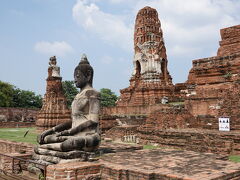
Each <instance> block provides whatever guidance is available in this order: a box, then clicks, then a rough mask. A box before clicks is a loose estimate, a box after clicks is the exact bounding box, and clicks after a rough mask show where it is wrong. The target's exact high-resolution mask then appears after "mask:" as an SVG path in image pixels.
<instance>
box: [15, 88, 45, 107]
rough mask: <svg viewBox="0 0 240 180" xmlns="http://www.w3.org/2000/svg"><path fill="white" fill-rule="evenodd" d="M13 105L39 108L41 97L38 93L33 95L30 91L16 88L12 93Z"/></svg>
mask: <svg viewBox="0 0 240 180" xmlns="http://www.w3.org/2000/svg"><path fill="white" fill-rule="evenodd" d="M13 107H22V108H41V107H42V97H41V96H40V95H35V93H34V92H32V91H25V90H20V89H18V88H16V89H15V90H14V94H13Z"/></svg>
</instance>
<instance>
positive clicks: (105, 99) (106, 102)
mask: <svg viewBox="0 0 240 180" xmlns="http://www.w3.org/2000/svg"><path fill="white" fill-rule="evenodd" d="M100 97H101V98H100V100H101V101H100V104H101V106H102V107H113V106H115V102H116V101H117V99H118V97H117V96H116V95H115V93H114V92H112V91H111V89H107V88H102V89H100Z"/></svg>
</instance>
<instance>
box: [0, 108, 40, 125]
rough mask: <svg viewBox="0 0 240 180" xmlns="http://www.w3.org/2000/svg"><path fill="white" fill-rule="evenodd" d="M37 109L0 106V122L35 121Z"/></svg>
mask: <svg viewBox="0 0 240 180" xmlns="http://www.w3.org/2000/svg"><path fill="white" fill-rule="evenodd" d="M38 111H39V109H28V108H9V107H0V122H10V121H15V122H35V121H36V117H37V113H38Z"/></svg>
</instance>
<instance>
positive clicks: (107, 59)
mask: <svg viewBox="0 0 240 180" xmlns="http://www.w3.org/2000/svg"><path fill="white" fill-rule="evenodd" d="M100 61H101V62H102V63H103V64H111V63H112V62H113V58H112V57H111V56H108V55H105V56H103V57H102V58H101V59H100Z"/></svg>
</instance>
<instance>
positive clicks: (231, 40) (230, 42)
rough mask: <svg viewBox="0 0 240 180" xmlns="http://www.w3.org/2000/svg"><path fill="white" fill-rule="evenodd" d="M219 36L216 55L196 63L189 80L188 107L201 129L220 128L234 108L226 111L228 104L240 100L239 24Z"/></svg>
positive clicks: (226, 29) (229, 106) (195, 61)
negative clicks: (221, 120) (239, 86)
mask: <svg viewBox="0 0 240 180" xmlns="http://www.w3.org/2000/svg"><path fill="white" fill-rule="evenodd" d="M220 33H221V38H222V40H221V41H220V42H219V44H220V47H219V49H218V53H217V56H214V57H210V58H204V59H198V60H194V61H193V67H192V69H191V70H190V72H189V76H188V81H187V86H188V98H187V100H186V107H187V109H188V110H189V111H190V112H191V114H193V115H194V116H195V117H198V120H199V121H200V122H199V123H200V124H202V127H208V128H210V129H217V128H218V120H217V118H218V117H220V116H226V115H225V114H226V113H225V111H227V109H232V108H233V106H232V107H231V105H228V108H224V109H223V107H224V106H226V104H225V103H226V102H227V103H228V104H232V103H231V102H232V101H236V100H237V98H239V97H238V96H237V94H236V90H237V89H236V87H235V88H234V86H236V84H238V82H239V80H240V69H239V66H240V25H237V26H233V27H229V28H224V29H221V31H220ZM234 89H235V90H234ZM229 96H231V97H229ZM225 97H228V99H226V98H225ZM227 114H228V116H232V114H231V113H227ZM207 124H208V126H207ZM232 128H233V129H235V128H234V127H233V126H232Z"/></svg>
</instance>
